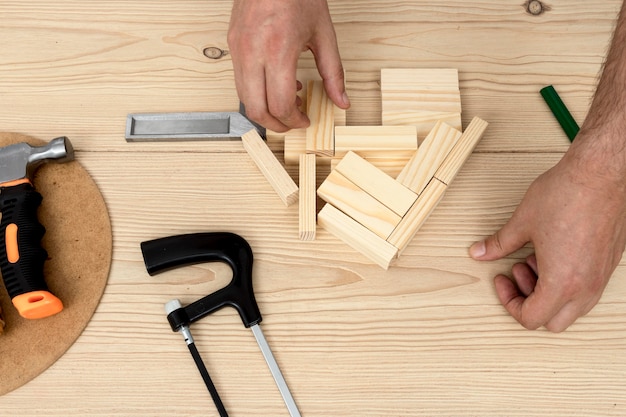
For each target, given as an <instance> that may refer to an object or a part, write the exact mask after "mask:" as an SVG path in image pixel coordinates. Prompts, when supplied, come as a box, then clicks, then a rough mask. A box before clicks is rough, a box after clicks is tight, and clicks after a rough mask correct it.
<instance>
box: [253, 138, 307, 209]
mask: <svg viewBox="0 0 626 417" xmlns="http://www.w3.org/2000/svg"><path fill="white" fill-rule="evenodd" d="M241 142H242V143H243V147H244V149H245V150H246V152H248V155H250V157H251V158H252V160H253V161H254V163H255V164H256V165H257V167H259V169H260V170H261V172H262V173H263V175H264V176H265V178H266V179H267V181H268V182H269V183H270V185H271V186H272V187H273V188H274V190H275V191H276V193H277V194H278V196H279V197H280V199H281V200H282V201H283V203H285V205H286V206H290V205H292V204H293V203H295V202H296V201H298V186H297V185H296V183H295V182H294V181H293V179H292V178H291V177H290V176H289V173H287V171H285V168H284V167H283V166H282V165H281V163H280V162H279V161H278V159H277V158H276V156H275V155H274V153H273V152H272V151H271V149H270V148H269V147H268V146H267V145H266V144H265V142H264V141H263V139H262V138H261V136H259V134H258V132H257V131H256V130H254V129H253V130H251V131H249V132H248V133H245V134H244V135H242V137H241Z"/></svg>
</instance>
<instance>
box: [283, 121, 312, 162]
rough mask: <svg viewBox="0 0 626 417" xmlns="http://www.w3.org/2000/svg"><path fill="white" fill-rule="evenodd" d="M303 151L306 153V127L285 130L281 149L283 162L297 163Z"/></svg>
mask: <svg viewBox="0 0 626 417" xmlns="http://www.w3.org/2000/svg"><path fill="white" fill-rule="evenodd" d="M303 153H306V129H291V130H290V131H288V132H286V134H285V145H284V151H283V156H284V159H285V164H288V165H295V164H299V163H300V155H302V154H303Z"/></svg>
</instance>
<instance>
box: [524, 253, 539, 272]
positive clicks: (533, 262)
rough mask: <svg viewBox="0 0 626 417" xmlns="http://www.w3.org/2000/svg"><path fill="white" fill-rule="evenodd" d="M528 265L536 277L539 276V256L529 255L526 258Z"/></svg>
mask: <svg viewBox="0 0 626 417" xmlns="http://www.w3.org/2000/svg"><path fill="white" fill-rule="evenodd" d="M526 263H527V264H528V266H529V267H530V268H531V269H532V270H533V272H534V273H535V275H538V274H539V272H537V271H539V269H538V267H537V256H536V255H535V254H534V253H533V254H532V255H528V256H527V257H526Z"/></svg>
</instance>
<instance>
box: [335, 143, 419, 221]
mask: <svg viewBox="0 0 626 417" xmlns="http://www.w3.org/2000/svg"><path fill="white" fill-rule="evenodd" d="M335 171H337V172H339V173H340V174H341V175H343V176H344V177H346V178H347V179H348V180H349V181H351V182H352V183H354V184H355V185H356V186H357V187H359V188H360V189H362V190H363V191H365V192H366V193H368V194H369V195H371V196H372V197H374V198H375V199H376V200H378V201H380V202H381V203H382V204H384V205H385V206H386V207H389V208H390V209H391V210H392V211H393V212H394V213H396V214H397V215H398V216H400V217H402V216H404V214H405V213H406V212H407V210H408V209H409V207H411V206H412V205H413V203H414V202H415V200H416V199H417V194H416V193H414V192H413V191H411V190H409V189H408V188H406V187H405V186H403V185H402V184H400V183H399V182H398V181H396V180H395V179H393V178H392V177H390V176H389V175H387V174H385V173H384V172H383V171H381V170H380V169H378V168H376V167H375V166H374V165H372V164H370V163H369V162H367V161H366V160H365V159H363V158H361V157H360V156H359V155H357V154H356V153H354V152H348V153H347V154H346V156H344V157H343V159H342V161H341V162H340V163H339V164H337V167H336V168H335Z"/></svg>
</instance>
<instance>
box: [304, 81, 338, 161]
mask: <svg viewBox="0 0 626 417" xmlns="http://www.w3.org/2000/svg"><path fill="white" fill-rule="evenodd" d="M334 107H335V105H334V104H333V102H332V101H331V100H330V98H328V95H327V94H326V90H325V89H324V84H323V83H322V81H316V80H309V81H308V85H307V115H308V116H309V120H310V121H311V125H310V126H309V127H308V128H307V129H306V151H307V152H309V153H314V154H316V155H321V156H333V154H334V153H335V143H334V127H335V122H334V120H335V109H334Z"/></svg>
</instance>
